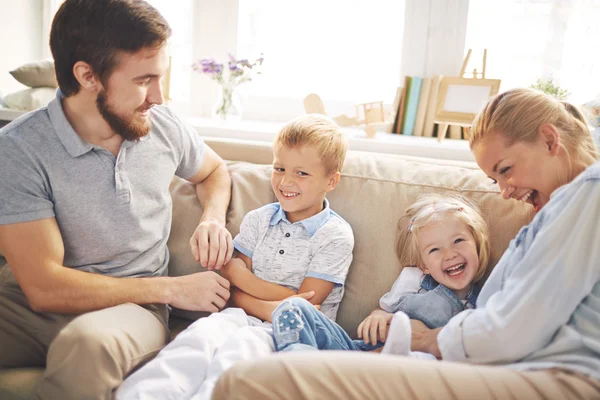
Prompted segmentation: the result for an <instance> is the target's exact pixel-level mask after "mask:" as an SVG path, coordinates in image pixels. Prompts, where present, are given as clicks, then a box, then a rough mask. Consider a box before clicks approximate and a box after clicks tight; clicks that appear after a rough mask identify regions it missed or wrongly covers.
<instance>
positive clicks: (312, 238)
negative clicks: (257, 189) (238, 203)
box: [233, 199, 354, 321]
mask: <svg viewBox="0 0 600 400" xmlns="http://www.w3.org/2000/svg"><path fill="white" fill-rule="evenodd" d="M233 243H234V246H235V248H236V250H237V251H239V252H240V253H242V254H245V255H246V256H248V257H250V258H252V269H253V271H252V272H254V274H255V275H256V276H257V277H259V278H260V279H263V280H265V281H269V282H272V283H276V284H278V285H282V286H285V287H288V288H290V289H293V290H298V289H299V288H300V285H301V284H302V281H303V280H304V278H317V279H323V280H326V281H329V282H333V283H335V287H334V289H333V291H332V292H331V294H330V295H329V296H328V297H327V299H325V301H324V302H323V304H322V305H321V311H322V312H323V314H325V315H326V316H327V317H329V318H330V319H332V320H334V321H335V317H336V314H337V310H338V307H339V303H340V301H341V300H342V296H343V294H344V282H345V280H346V275H347V274H348V269H349V268H350V263H351V262H352V249H353V248H354V235H353V234H352V228H351V227H350V225H349V224H348V223H347V222H346V221H344V219H343V218H342V217H340V216H339V215H338V214H336V213H335V212H334V211H333V210H331V209H330V208H329V202H328V201H327V199H325V203H324V208H323V210H322V211H321V212H320V213H318V214H316V215H314V216H312V217H310V218H307V219H304V220H302V221H298V222H295V223H290V222H289V221H288V220H287V218H286V216H285V212H284V211H283V209H282V208H281V206H280V205H279V203H272V204H268V205H266V206H263V207H261V208H258V209H256V210H253V211H250V212H249V213H248V214H247V215H246V216H245V217H244V220H243V221H242V224H241V225H240V233H239V234H238V235H237V236H236V237H235V239H234V240H233Z"/></svg>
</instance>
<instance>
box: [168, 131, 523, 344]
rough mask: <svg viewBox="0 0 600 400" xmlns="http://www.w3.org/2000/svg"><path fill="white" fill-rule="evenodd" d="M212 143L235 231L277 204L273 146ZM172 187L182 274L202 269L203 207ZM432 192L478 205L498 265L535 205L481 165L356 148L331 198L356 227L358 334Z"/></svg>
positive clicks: (181, 185) (351, 284) (175, 265)
mask: <svg viewBox="0 0 600 400" xmlns="http://www.w3.org/2000/svg"><path fill="white" fill-rule="evenodd" d="M206 142H207V143H208V144H209V145H210V146H211V147H212V148H213V149H214V150H215V151H216V152H217V153H218V154H219V155H221V156H222V157H223V158H224V159H226V160H228V162H229V170H230V172H231V176H232V181H233V183H232V199H231V205H230V207H229V211H228V214H227V227H228V229H229V230H230V231H231V234H232V235H234V236H235V235H236V234H237V233H238V231H239V225H240V223H241V221H242V218H243V217H244V215H245V214H246V213H247V212H248V211H250V210H253V209H255V208H257V207H260V206H262V205H264V204H267V203H270V202H274V201H276V198H275V196H274V194H273V193H272V190H271V185H270V172H271V166H270V165H269V164H270V163H271V162H272V149H271V146H270V144H269V143H257V142H244V141H239V140H222V139H219V140H217V139H214V140H213V139H206ZM171 190H172V194H173V228H172V232H171V237H170V239H169V249H170V251H171V262H170V264H169V269H170V274H172V275H181V274H186V273H190V272H193V271H198V270H200V269H199V268H198V265H197V263H196V262H195V261H194V259H193V258H192V256H191V253H190V248H189V244H188V241H189V238H190V237H191V235H192V233H193V231H194V229H195V227H196V225H197V223H198V221H199V219H200V215H201V209H200V205H199V202H198V200H197V199H196V195H195V192H194V189H193V187H192V185H190V184H188V183H186V182H184V181H182V180H180V179H175V180H173V182H172V185H171ZM431 192H435V193H444V194H453V193H454V194H456V193H460V194H462V195H463V196H465V197H467V198H470V199H471V200H473V201H474V202H475V203H476V204H478V205H479V207H480V208H481V210H482V212H483V214H484V216H485V219H486V220H487V222H488V224H489V228H490V233H491V245H492V257H491V258H492V261H491V262H492V263H493V264H494V265H495V263H496V262H497V261H498V259H499V258H500V256H501V255H502V253H503V252H504V250H505V249H506V248H507V246H508V243H509V241H510V240H511V239H512V238H513V237H514V236H515V235H516V233H517V232H518V230H519V229H520V227H521V226H523V225H525V224H527V223H528V222H529V220H530V218H531V216H532V215H531V210H530V207H529V206H527V205H525V204H524V203H520V202H517V201H512V200H511V201H506V200H503V199H502V198H501V196H500V195H499V192H498V189H497V186H495V185H493V184H492V182H491V181H490V179H489V178H487V177H486V176H485V174H484V173H483V172H481V171H480V170H479V168H478V167H477V166H476V165H475V164H474V163H469V162H455V161H442V160H432V159H425V158H415V157H402V156H393V155H384V154H377V153H365V152H356V151H350V152H349V153H348V156H347V159H346V163H345V165H344V168H343V171H342V179H341V181H340V184H339V185H338V187H337V188H336V189H335V190H334V191H333V192H332V193H330V194H329V195H328V199H329V201H330V205H331V208H332V209H333V210H335V211H336V212H337V213H338V214H340V215H341V216H342V217H343V218H344V219H346V221H348V223H350V225H351V226H352V228H353V231H354V238H355V247H354V259H353V262H352V265H351V267H350V272H349V275H348V278H347V280H346V291H345V295H344V299H343V301H342V304H341V306H340V310H339V313H338V317H337V321H338V322H339V323H340V325H341V326H342V327H343V328H344V329H346V331H348V332H349V333H350V334H351V335H354V334H355V333H356V327H357V326H358V324H359V323H360V322H361V321H362V319H363V318H364V317H365V316H366V315H368V313H369V312H370V311H372V310H373V309H374V308H375V307H377V306H378V301H379V298H380V297H381V295H383V294H384V293H385V292H386V291H388V290H389V289H390V287H391V285H392V283H393V282H394V280H395V279H396V277H397V276H398V274H399V273H400V270H401V266H400V264H399V262H398V259H397V257H396V253H395V240H396V227H397V221H398V219H399V218H400V216H401V215H402V214H403V212H404V210H405V209H406V208H407V207H408V206H409V205H410V204H411V203H413V202H414V201H415V200H416V199H417V198H418V197H419V196H420V195H423V194H425V193H431ZM179 315H186V313H181V312H179ZM186 316H188V317H191V318H195V317H197V316H198V315H196V314H193V313H187V315H186Z"/></svg>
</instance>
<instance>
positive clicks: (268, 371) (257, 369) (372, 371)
mask: <svg viewBox="0 0 600 400" xmlns="http://www.w3.org/2000/svg"><path fill="white" fill-rule="evenodd" d="M212 399H213V400H225V399H231V400H237V399H253V400H254V399H261V400H263V399H264V400H275V399H286V400H299V399H303V400H309V399H310V400H318V399H327V400H354V399H356V400H363V399H369V400H371V399H373V400H384V399H390V400H392V399H394V400H395V399H402V400H416V399H418V400H425V399H427V400H429V399H431V400H434V399H435V400H438V399H439V400H452V399H460V400H488V399H498V400H504V399H526V400H538V399H539V400H542V399H544V400H554V399H556V400H564V399H582V400H583V399H586V400H588V399H600V384H599V383H598V382H596V381H594V380H591V379H588V378H586V377H583V376H581V375H577V374H572V373H569V372H565V371H559V370H545V371H536V372H534V371H529V372H518V371H514V370H511V369H508V368H503V367H488V366H475V365H469V364H458V363H451V362H444V361H429V360H419V359H413V358H408V357H399V356H388V355H381V354H373V353H359V352H334V351H320V352H312V351H311V352H306V353H282V354H278V355H274V356H272V357H266V358H263V359H259V360H257V361H254V362H243V363H239V364H237V365H235V366H234V367H233V368H231V369H229V370H228V371H226V372H225V373H224V374H223V375H222V376H221V378H220V380H219V381H218V382H217V386H216V387H215V390H214V392H213V397H212Z"/></svg>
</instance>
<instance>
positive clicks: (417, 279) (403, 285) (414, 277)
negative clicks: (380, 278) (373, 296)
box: [379, 267, 423, 313]
mask: <svg viewBox="0 0 600 400" xmlns="http://www.w3.org/2000/svg"><path fill="white" fill-rule="evenodd" d="M421 279H423V272H422V271H421V270H420V269H419V268H417V267H404V268H403V269H402V271H401V272H400V275H398V278H396V282H394V284H393V285H392V288H391V289H390V291H389V292H387V293H386V294H384V295H383V296H382V297H381V299H379V307H380V308H381V309H382V310H383V311H387V312H389V313H394V312H396V311H398V310H399V307H400V303H401V301H402V299H403V298H404V297H405V296H406V295H408V294H414V293H417V292H418V291H419V289H420V287H421Z"/></svg>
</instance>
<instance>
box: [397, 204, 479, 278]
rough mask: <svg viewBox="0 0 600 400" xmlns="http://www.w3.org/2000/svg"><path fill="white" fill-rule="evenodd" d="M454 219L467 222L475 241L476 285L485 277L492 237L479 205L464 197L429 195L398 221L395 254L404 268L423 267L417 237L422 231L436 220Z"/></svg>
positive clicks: (410, 208)
mask: <svg viewBox="0 0 600 400" xmlns="http://www.w3.org/2000/svg"><path fill="white" fill-rule="evenodd" d="M448 216H453V217H455V218H458V219H459V220H461V221H462V222H464V223H465V224H466V225H467V226H468V227H469V229H470V231H471V234H472V235H473V237H474V238H475V244H476V246H477V254H478V256H479V266H478V267H477V273H476V275H475V278H474V279H473V282H477V281H479V280H481V279H482V278H483V277H484V276H486V273H487V270H488V265H489V261H490V233H489V230H488V226H487V224H486V222H485V220H484V219H483V217H482V216H481V213H480V212H479V209H478V208H477V206H476V205H474V204H473V203H471V202H470V201H468V200H467V199H465V198H463V197H461V196H442V195H436V194H430V195H426V196H423V197H420V198H419V199H418V200H417V201H416V202H414V203H413V204H412V205H411V206H410V207H408V209H407V210H406V213H405V214H404V215H403V216H402V217H400V220H399V221H398V240H397V245H396V252H397V254H398V258H399V259H400V263H401V265H402V266H403V267H405V266H417V267H419V268H421V267H422V265H423V259H422V258H421V252H420V251H419V243H418V239H417V236H418V234H419V230H420V229H421V228H423V227H424V226H426V225H427V224H428V223H429V222H431V221H433V220H440V219H442V218H446V217H448Z"/></svg>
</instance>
